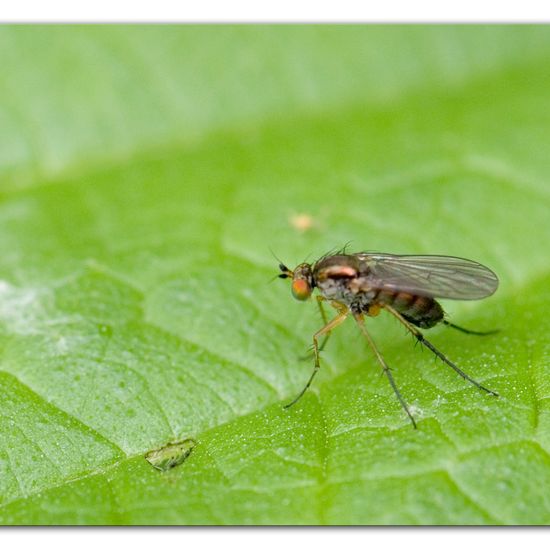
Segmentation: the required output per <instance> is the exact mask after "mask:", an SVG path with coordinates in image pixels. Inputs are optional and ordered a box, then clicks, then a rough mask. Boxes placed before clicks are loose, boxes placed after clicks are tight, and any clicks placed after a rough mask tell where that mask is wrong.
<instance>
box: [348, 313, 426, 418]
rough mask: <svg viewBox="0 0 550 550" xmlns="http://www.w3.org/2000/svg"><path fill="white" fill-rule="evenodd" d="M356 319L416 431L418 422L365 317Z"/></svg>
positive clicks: (358, 316) (357, 316)
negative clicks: (377, 345) (402, 394)
mask: <svg viewBox="0 0 550 550" xmlns="http://www.w3.org/2000/svg"><path fill="white" fill-rule="evenodd" d="M354 317H355V321H356V322H357V326H358V327H359V330H360V331H361V332H362V333H363V335H364V336H365V338H366V339H367V341H368V343H369V345H370V347H371V348H372V351H374V354H375V355H376V358H377V359H378V362H379V363H380V365H382V370H383V371H384V374H385V375H386V376H387V377H388V380H389V382H390V386H391V387H392V389H393V391H394V393H395V396H396V397H397V400H398V401H399V403H400V404H401V407H403V410H404V411H405V412H406V413H407V416H408V417H409V418H410V420H411V422H412V425H413V427H414V429H416V428H417V426H416V422H415V420H414V417H413V415H412V414H411V411H410V410H409V408H408V407H407V403H405V400H404V399H403V397H401V393H400V392H399V390H398V389H397V384H396V383H395V380H394V379H393V375H392V373H391V370H390V367H388V365H387V363H386V361H385V360H384V358H383V357H382V354H381V353H380V351H379V350H378V348H377V347H376V344H375V343H374V340H373V339H372V337H371V335H370V334H369V332H368V331H367V328H366V327H365V324H364V322H363V321H364V319H363V316H362V315H359V314H356V315H354Z"/></svg>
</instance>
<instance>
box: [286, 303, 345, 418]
mask: <svg viewBox="0 0 550 550" xmlns="http://www.w3.org/2000/svg"><path fill="white" fill-rule="evenodd" d="M320 304H321V301H319V305H320ZM331 305H332V306H333V307H334V308H336V309H337V310H338V315H336V317H334V319H332V321H329V322H328V323H327V324H326V325H325V326H324V327H323V328H321V329H319V330H318V331H317V332H316V333H315V334H314V335H313V355H314V357H315V364H314V366H313V372H312V373H311V376H310V377H309V380H308V381H307V384H306V385H305V386H304V389H303V390H302V391H301V392H300V393H299V394H298V395H297V396H296V398H295V399H294V400H293V401H291V402H290V403H289V404H288V405H285V406H284V407H285V409H288V408H289V407H292V405H294V404H295V403H297V402H298V401H299V400H300V398H301V397H302V396H303V395H304V393H306V391H307V389H308V388H309V386H311V382H312V381H313V379H314V378H315V375H316V374H317V371H318V370H319V368H320V367H321V365H320V363H319V338H320V337H321V336H323V335H325V334H326V335H327V336H328V335H329V334H330V331H331V330H333V329H335V328H336V327H337V326H338V325H340V324H341V323H343V322H344V321H345V320H346V317H347V316H348V315H349V313H350V310H349V308H348V307H347V306H345V305H344V304H340V303H339V302H331ZM323 313H324V310H323ZM325 342H326V340H325Z"/></svg>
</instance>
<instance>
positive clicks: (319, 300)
mask: <svg viewBox="0 0 550 550" xmlns="http://www.w3.org/2000/svg"><path fill="white" fill-rule="evenodd" d="M316 298H317V305H318V306H319V311H320V312H321V318H322V319H323V323H324V324H325V325H327V324H328V317H327V312H326V311H325V308H324V307H323V302H324V301H325V300H326V298H323V297H322V296H317V297H316ZM329 336H330V332H327V333H326V334H325V337H324V338H323V341H322V342H321V345H320V346H319V351H323V350H324V349H325V346H326V345H327V342H328V339H329ZM313 356H314V355H313V353H308V354H307V355H302V356H301V357H300V359H301V360H303V361H305V360H306V359H311V358H312V357H313Z"/></svg>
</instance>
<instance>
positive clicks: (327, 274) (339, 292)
mask: <svg viewBox="0 0 550 550" xmlns="http://www.w3.org/2000/svg"><path fill="white" fill-rule="evenodd" d="M313 278H314V281H315V286H317V287H318V289H319V292H320V293H321V295H322V296H323V297H324V298H326V299H327V300H337V301H338V302H341V303H344V304H347V305H348V306H351V304H352V303H353V302H354V301H356V300H357V297H358V295H360V294H361V295H362V294H365V292H364V288H363V287H362V277H360V272H359V264H358V261H357V258H355V257H354V256H349V255H345V254H340V255H335V256H329V257H327V258H323V259H321V260H319V262H317V263H316V264H315V267H314V268H313Z"/></svg>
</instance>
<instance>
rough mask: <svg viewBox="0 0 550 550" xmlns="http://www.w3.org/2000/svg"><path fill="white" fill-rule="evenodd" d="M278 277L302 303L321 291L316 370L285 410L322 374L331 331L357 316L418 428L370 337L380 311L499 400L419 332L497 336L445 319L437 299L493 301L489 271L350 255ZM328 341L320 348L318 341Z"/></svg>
mask: <svg viewBox="0 0 550 550" xmlns="http://www.w3.org/2000/svg"><path fill="white" fill-rule="evenodd" d="M279 269H280V271H281V273H279V275H278V276H279V277H280V278H281V279H287V278H289V279H292V294H293V296H294V298H296V299H297V300H302V301H303V300H307V299H308V298H309V297H310V296H311V294H312V292H313V290H314V289H317V290H318V291H319V294H318V295H317V303H318V305H319V309H320V312H321V316H322V318H323V321H324V323H325V324H324V326H323V327H322V328H321V329H319V330H318V331H317V332H316V333H315V334H314V335H313V357H314V367H313V372H312V373H311V376H310V377H309V380H308V381H307V383H306V385H305V386H304V388H303V390H302V391H301V392H300V393H299V394H298V395H297V397H296V398H295V399H294V400H293V401H292V402H291V403H289V404H288V405H286V407H290V406H292V405H294V404H295V403H296V402H297V401H298V400H299V399H300V398H301V397H302V395H304V393H305V392H306V390H307V389H308V388H309V386H310V385H311V382H312V381H313V378H314V377H315V375H316V374H317V371H318V370H319V366H320V364H319V352H320V351H321V350H322V349H323V347H324V346H325V344H326V343H327V340H328V337H329V335H330V333H331V331H332V330H334V329H335V328H336V327H337V326H338V325H340V324H341V323H342V322H343V321H344V320H345V319H346V318H347V317H348V316H350V315H351V316H352V317H353V318H354V319H355V321H356V323H357V326H358V327H359V329H360V330H361V332H362V334H363V335H364V336H365V338H366V339H367V341H368V343H369V345H370V347H371V348H372V350H373V352H374V354H375V356H376V358H377V360H378V362H379V363H380V365H381V366H382V369H383V371H384V373H385V375H386V376H387V378H388V380H389V383H390V385H391V387H392V388H393V391H394V392H395V395H396V397H397V399H398V400H399V403H400V404H401V406H402V407H403V409H404V411H405V412H406V413H407V415H408V417H409V418H410V420H411V422H412V424H413V426H414V427H415V428H416V422H415V420H414V418H413V416H412V414H411V411H410V410H409V407H408V406H407V404H406V402H405V401H404V399H403V397H402V396H401V394H400V393H399V390H398V389H397V386H396V384H395V380H394V378H393V374H392V372H391V370H390V368H389V367H388V365H387V363H386V361H385V360H384V358H383V357H382V354H381V353H380V351H379V350H378V348H377V346H376V344H375V343H374V341H373V339H372V338H371V336H370V334H369V333H368V331H367V329H366V327H365V324H364V319H365V316H368V317H375V316H376V315H378V314H379V313H380V311H381V310H386V311H387V312H389V313H390V314H391V315H393V316H394V317H395V318H396V319H397V320H398V321H399V322H400V323H402V324H403V325H404V326H405V328H406V329H407V330H408V331H409V332H410V333H411V334H412V335H413V336H414V337H415V338H416V340H417V341H418V342H420V343H421V344H422V345H423V346H425V347H426V348H428V349H429V350H430V351H431V352H432V353H434V354H435V355H436V356H437V357H439V358H440V359H441V360H442V361H443V362H445V363H446V364H447V365H448V366H449V367H451V368H452V369H453V370H454V371H456V372H457V373H458V374H459V375H460V376H462V378H464V379H465V380H467V381H468V382H470V383H471V384H473V385H474V386H476V387H477V388H479V389H480V390H483V391H485V392H487V393H489V394H491V395H494V396H498V394H497V393H496V392H494V391H492V390H490V389H488V388H486V387H484V386H482V385H481V384H480V383H479V382H477V381H476V380H474V379H473V378H471V377H470V376H468V375H467V374H466V373H465V372H464V371H463V370H462V369H460V368H459V367H457V366H456V365H455V364H454V363H453V362H452V361H451V360H450V359H448V358H447V357H446V356H445V355H444V354H443V353H442V352H440V351H439V350H438V349H437V348H436V347H435V346H434V345H433V344H431V343H430V342H429V341H428V340H426V338H425V337H424V335H423V334H422V332H421V331H420V330H419V329H429V328H432V327H433V326H435V325H437V324H438V323H443V324H445V325H447V326H449V327H452V328H455V329H457V330H459V331H461V332H464V333H466V334H477V335H487V334H493V333H495V332H497V331H488V332H477V331H473V330H468V329H465V328H462V327H460V326H458V325H455V324H454V323H451V322H450V321H448V320H447V319H446V318H445V314H444V312H443V309H442V307H441V306H440V305H439V303H438V302H437V301H436V298H447V299H450V300H479V299H481V298H485V297H487V296H490V295H491V294H493V293H494V292H495V290H496V289H497V287H498V278H497V276H496V275H495V274H494V273H493V272H492V271H491V270H490V269H489V268H487V267H485V266H483V265H481V264H479V263H477V262H474V261H472V260H465V259H463V258H455V257H452V256H403V255H396V254H381V253H370V252H360V253H357V254H346V253H345V251H343V252H341V253H337V254H328V255H326V256H323V257H322V258H321V259H319V260H318V261H317V262H315V263H313V264H308V263H302V264H300V265H298V266H297V267H296V268H295V269H293V270H291V269H289V268H288V267H286V266H285V265H284V264H282V263H280V264H279ZM324 301H328V302H329V303H330V305H331V306H332V307H334V309H335V310H336V312H337V313H336V316H335V317H334V318H333V319H331V320H330V321H329V320H328V318H327V315H326V312H325V309H324V308H323V302H324ZM321 337H324V339H323V341H322V343H321V345H319V338H321Z"/></svg>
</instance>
